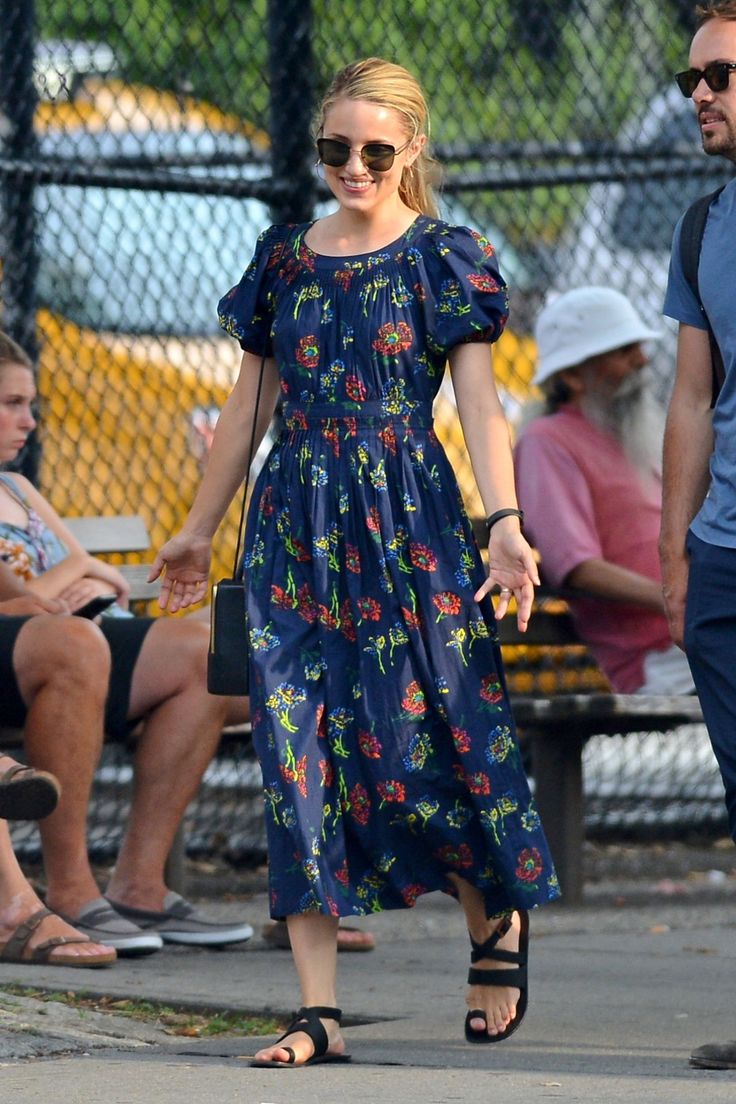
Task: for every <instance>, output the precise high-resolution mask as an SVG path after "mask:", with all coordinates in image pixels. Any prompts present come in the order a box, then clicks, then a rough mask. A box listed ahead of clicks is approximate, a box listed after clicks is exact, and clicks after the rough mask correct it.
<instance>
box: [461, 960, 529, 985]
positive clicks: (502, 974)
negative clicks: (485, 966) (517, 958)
mask: <svg viewBox="0 0 736 1104" xmlns="http://www.w3.org/2000/svg"><path fill="white" fill-rule="evenodd" d="M526 984H527V973H526V966H525V965H524V966H517V968H516V969H515V970H476V969H475V968H474V967H472V966H471V967H470V969H469V970H468V985H508V986H510V987H511V988H513V989H526Z"/></svg>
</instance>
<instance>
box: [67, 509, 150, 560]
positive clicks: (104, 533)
mask: <svg viewBox="0 0 736 1104" xmlns="http://www.w3.org/2000/svg"><path fill="white" fill-rule="evenodd" d="M64 524H65V525H66V527H67V528H68V529H69V530H70V531H71V533H72V534H73V535H74V537H76V539H77V540H78V541H79V543H80V544H81V545H82V547H83V548H84V550H85V552H89V553H90V554H91V555H98V554H100V553H107V552H144V551H145V550H146V549H147V548H150V547H151V540H150V537H149V535H148V529H147V528H146V523H145V521H144V520H143V518H142V517H140V515H139V514H130V515H120V516H119V517H73V518H69V517H65V518H64Z"/></svg>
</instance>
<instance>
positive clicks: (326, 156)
mask: <svg viewBox="0 0 736 1104" xmlns="http://www.w3.org/2000/svg"><path fill="white" fill-rule="evenodd" d="M317 150H318V152H319V159H320V161H321V162H322V163H323V164H324V165H329V166H330V168H332V169H339V168H340V167H341V166H342V165H347V163H348V159H349V157H350V146H347V145H346V144H345V143H344V142H338V141H336V140H335V139H334V138H318V139H317Z"/></svg>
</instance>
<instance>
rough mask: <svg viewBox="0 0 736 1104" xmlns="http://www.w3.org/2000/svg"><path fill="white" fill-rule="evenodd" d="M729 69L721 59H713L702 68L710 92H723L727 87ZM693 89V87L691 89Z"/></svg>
mask: <svg viewBox="0 0 736 1104" xmlns="http://www.w3.org/2000/svg"><path fill="white" fill-rule="evenodd" d="M730 75H731V71H730V69H729V68H728V66H727V65H726V63H725V62H723V61H714V62H712V63H711V64H710V65H706V67H705V69H704V70H703V76H704V77H705V83H706V84H707V85H708V87H709V88H710V90H711V92H724V91H725V90H726V89H727V88H728V78H729V77H730ZM693 91H695V89H693Z"/></svg>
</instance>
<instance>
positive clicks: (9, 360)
mask: <svg viewBox="0 0 736 1104" xmlns="http://www.w3.org/2000/svg"><path fill="white" fill-rule="evenodd" d="M6 364H21V365H22V366H23V367H24V368H29V369H30V371H31V372H32V371H33V362H32V361H31V358H30V357H29V356H28V354H27V353H26V352H25V351H24V350H23V349H21V347H20V345H19V344H18V342H17V341H13V339H12V337H8V335H7V334H6V333H3V331H2V330H0V368H3V367H4V366H5V365H6Z"/></svg>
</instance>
